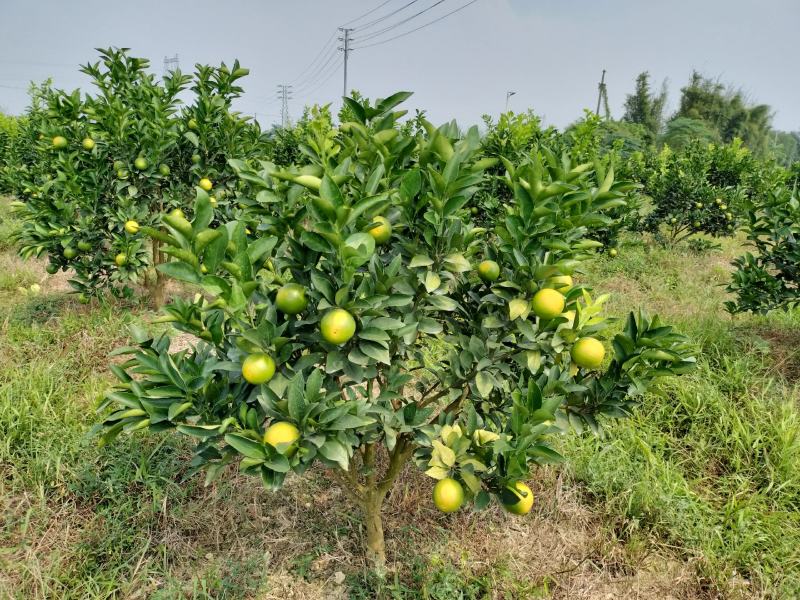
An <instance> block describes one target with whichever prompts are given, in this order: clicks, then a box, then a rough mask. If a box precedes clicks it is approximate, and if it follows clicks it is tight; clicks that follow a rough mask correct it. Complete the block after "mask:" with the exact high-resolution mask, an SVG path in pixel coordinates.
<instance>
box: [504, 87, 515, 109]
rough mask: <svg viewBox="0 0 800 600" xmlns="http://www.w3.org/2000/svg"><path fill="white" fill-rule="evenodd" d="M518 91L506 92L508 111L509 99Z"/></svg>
mask: <svg viewBox="0 0 800 600" xmlns="http://www.w3.org/2000/svg"><path fill="white" fill-rule="evenodd" d="M516 93H517V92H511V91H509V92H506V112H508V99H509V98H511V96H513V95H514V94H516Z"/></svg>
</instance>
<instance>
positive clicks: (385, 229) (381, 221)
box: [367, 216, 392, 244]
mask: <svg viewBox="0 0 800 600" xmlns="http://www.w3.org/2000/svg"><path fill="white" fill-rule="evenodd" d="M376 223H377V224H378V225H375V224H376ZM367 233H369V234H370V235H371V236H372V238H373V239H374V240H375V243H376V244H385V243H386V242H388V241H389V238H391V237H392V224H391V223H390V222H389V219H387V218H386V217H382V216H377V217H375V218H374V219H372V224H371V225H370V227H369V229H368V230H367Z"/></svg>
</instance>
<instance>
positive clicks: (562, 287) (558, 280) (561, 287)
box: [547, 275, 572, 294]
mask: <svg viewBox="0 0 800 600" xmlns="http://www.w3.org/2000/svg"><path fill="white" fill-rule="evenodd" d="M547 283H548V284H549V285H552V286H553V289H554V290H556V291H558V292H561V293H562V294H563V293H565V292H566V291H567V290H569V288H571V287H572V277H570V276H569V275H556V276H555V277H551V278H550V279H548V280H547Z"/></svg>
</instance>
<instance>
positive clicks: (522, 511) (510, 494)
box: [502, 481, 533, 515]
mask: <svg viewBox="0 0 800 600" xmlns="http://www.w3.org/2000/svg"><path fill="white" fill-rule="evenodd" d="M506 491H507V493H506V494H504V495H503V496H502V500H503V508H505V509H506V510H507V511H508V512H510V513H511V514H514V515H527V514H528V513H529V512H530V511H531V507H532V506H533V492H532V491H531V488H529V487H528V486H527V485H525V484H524V483H522V482H521V481H516V482H514V484H513V485H511V486H508V487H507V488H506ZM509 498H516V499H517V501H516V502H508V499H509Z"/></svg>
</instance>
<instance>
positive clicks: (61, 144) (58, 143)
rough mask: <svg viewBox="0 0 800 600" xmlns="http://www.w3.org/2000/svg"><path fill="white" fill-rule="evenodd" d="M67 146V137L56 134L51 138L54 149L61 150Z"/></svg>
mask: <svg viewBox="0 0 800 600" xmlns="http://www.w3.org/2000/svg"><path fill="white" fill-rule="evenodd" d="M66 147H67V138H65V137H64V136H63V135H57V136H56V137H54V138H53V148H55V149H56V150H63V149H64V148H66Z"/></svg>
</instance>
